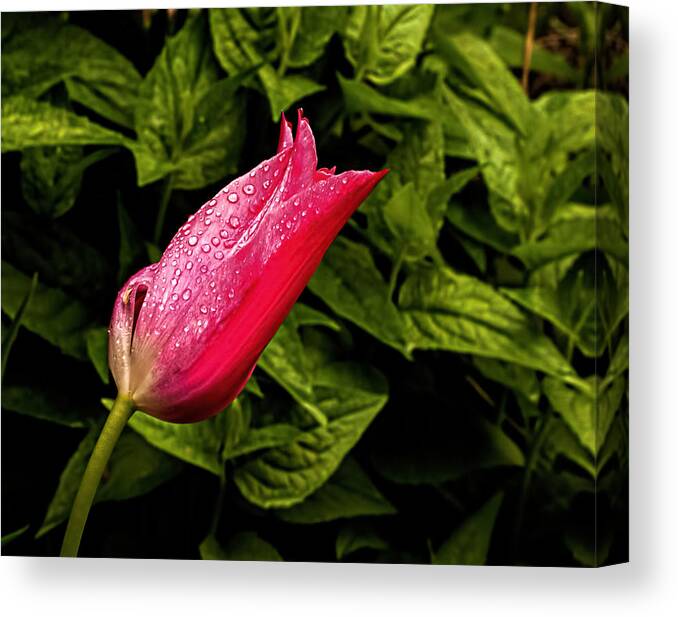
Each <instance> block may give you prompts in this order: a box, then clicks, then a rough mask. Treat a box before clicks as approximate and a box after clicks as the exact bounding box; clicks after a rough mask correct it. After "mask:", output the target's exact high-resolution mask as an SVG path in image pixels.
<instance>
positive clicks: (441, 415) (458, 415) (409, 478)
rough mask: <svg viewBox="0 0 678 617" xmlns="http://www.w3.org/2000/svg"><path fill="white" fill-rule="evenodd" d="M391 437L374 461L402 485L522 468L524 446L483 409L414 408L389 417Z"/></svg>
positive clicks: (378, 449) (382, 443) (381, 445)
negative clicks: (481, 411) (484, 414)
mask: <svg viewBox="0 0 678 617" xmlns="http://www.w3.org/2000/svg"><path fill="white" fill-rule="evenodd" d="M384 422H387V427H389V426H390V427H391V428H390V431H389V432H388V438H387V439H384V438H383V439H382V440H381V441H380V442H378V443H377V444H376V445H375V447H374V451H373V455H372V463H373V464H374V467H375V469H376V470H377V471H378V472H379V473H380V474H381V475H382V476H384V477H385V478H387V479H388V480H391V481H392V482H396V483H398V484H440V483H443V482H449V481H451V480H456V479H458V478H461V477H463V476H464V475H466V474H468V473H471V472H474V471H477V470H479V469H493V468H496V467H520V466H522V465H524V464H525V458H524V456H523V453H522V452H521V450H520V448H518V446H517V445H516V444H515V443H514V442H513V441H512V440H511V439H510V438H509V437H507V435H506V434H505V433H504V432H503V431H502V430H501V429H500V428H499V427H498V426H496V425H494V424H490V423H489V422H487V421H486V420H484V419H483V418H482V417H481V416H479V415H478V413H477V412H475V411H474V412H467V411H456V410H455V411H453V410H451V409H440V408H431V406H430V405H428V406H424V408H422V409H419V410H418V411H417V413H416V414H414V413H412V412H411V410H408V411H406V412H405V411H404V412H402V413H400V414H399V415H398V416H394V415H392V414H391V415H389V416H388V420H384Z"/></svg>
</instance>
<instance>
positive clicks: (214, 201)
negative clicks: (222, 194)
mask: <svg viewBox="0 0 678 617" xmlns="http://www.w3.org/2000/svg"><path fill="white" fill-rule="evenodd" d="M216 205H217V200H216V199H212V200H211V201H210V206H216ZM207 214H212V213H211V212H210V211H209V210H208V211H207Z"/></svg>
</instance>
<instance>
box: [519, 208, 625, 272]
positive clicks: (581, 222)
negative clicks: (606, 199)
mask: <svg viewBox="0 0 678 617" xmlns="http://www.w3.org/2000/svg"><path fill="white" fill-rule="evenodd" d="M595 249H599V250H602V251H604V252H605V253H607V254H608V255H610V256H611V257H614V258H615V259H617V260H618V261H619V262H621V263H622V264H626V263H628V250H629V249H628V242H627V240H626V239H625V237H624V234H623V231H622V229H621V227H619V225H618V223H617V216H616V214H614V213H613V212H611V211H610V210H609V209H608V208H606V207H597V208H595V207H591V206H572V207H570V208H568V209H567V210H561V215H560V216H559V217H556V218H554V220H553V222H552V223H551V224H550V225H549V226H548V227H547V228H546V230H545V231H544V233H543V235H541V236H540V237H538V238H536V239H534V240H529V241H527V242H524V243H522V244H520V245H519V246H516V247H515V248H514V249H513V254H514V255H515V256H516V257H518V258H519V259H520V260H521V261H522V262H523V263H524V264H525V265H526V266H527V267H528V268H530V269H534V268H539V267H541V266H543V265H545V264H547V263H549V262H552V261H556V260H559V259H562V258H564V257H568V256H571V255H578V254H579V253H583V252H585V251H592V250H595Z"/></svg>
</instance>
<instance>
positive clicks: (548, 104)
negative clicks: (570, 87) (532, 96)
mask: <svg viewBox="0 0 678 617" xmlns="http://www.w3.org/2000/svg"><path fill="white" fill-rule="evenodd" d="M598 94H599V93H596V92H595V91H594V90H586V91H575V92H558V91H551V92H547V93H546V94H544V95H542V96H541V97H539V99H537V101H535V103H534V107H535V109H536V110H538V111H541V112H544V113H545V114H546V116H547V118H548V123H549V127H550V130H551V132H552V140H553V141H554V143H556V144H558V149H559V150H560V151H562V152H566V153H569V152H577V151H579V150H585V149H588V148H591V147H593V146H594V143H595V139H596V124H595V118H596V98H597V96H598Z"/></svg>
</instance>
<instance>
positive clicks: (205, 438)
mask: <svg viewBox="0 0 678 617" xmlns="http://www.w3.org/2000/svg"><path fill="white" fill-rule="evenodd" d="M232 411H233V410H232V409H230V408H229V409H228V410H226V411H224V412H222V413H220V414H218V415H216V416H213V417H211V418H209V419H207V420H202V421H200V422H194V423H192V424H174V423H172V422H165V421H163V420H158V419H157V418H154V417H152V416H149V415H147V414H145V413H143V412H140V411H137V412H136V413H135V414H134V415H133V416H132V417H131V418H130V420H129V426H130V427H131V428H132V429H134V430H135V431H136V432H137V433H139V434H140V435H142V436H143V438H144V439H145V440H146V441H148V443H150V444H151V445H153V446H155V447H156V448H158V449H159V450H162V451H163V452H167V453H168V454H171V455H172V456H175V457H176V458H178V459H180V460H182V461H185V462H186V463H190V464H191V465H196V466H197V467H201V468H202V469H206V470H207V471H210V472H211V473H213V474H215V475H217V476H221V475H222V474H223V472H224V460H223V458H222V451H223V447H224V439H225V433H226V415H227V414H229V413H231V412H232Z"/></svg>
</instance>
